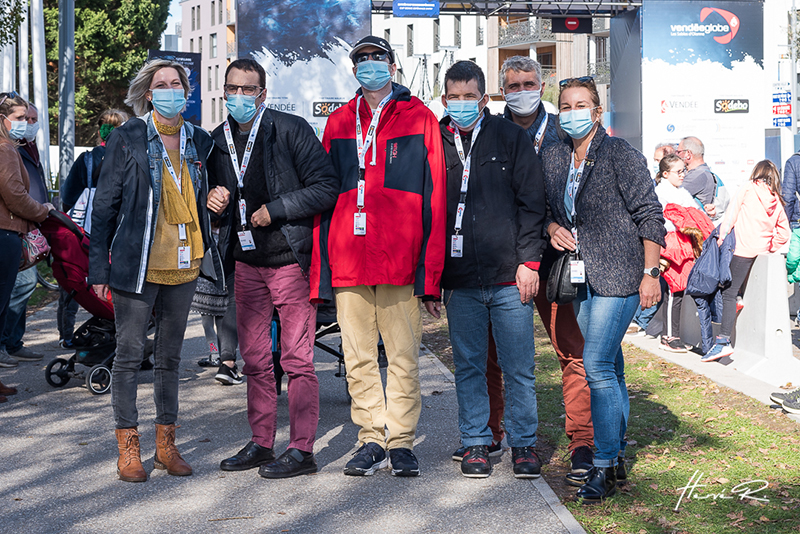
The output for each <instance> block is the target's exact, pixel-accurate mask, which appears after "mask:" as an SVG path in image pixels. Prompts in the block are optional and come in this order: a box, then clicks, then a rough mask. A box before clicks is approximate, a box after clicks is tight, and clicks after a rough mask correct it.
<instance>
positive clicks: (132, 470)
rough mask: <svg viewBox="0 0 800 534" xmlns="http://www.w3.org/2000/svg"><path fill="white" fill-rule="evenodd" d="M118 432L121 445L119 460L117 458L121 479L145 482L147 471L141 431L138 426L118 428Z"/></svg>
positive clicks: (118, 442)
mask: <svg viewBox="0 0 800 534" xmlns="http://www.w3.org/2000/svg"><path fill="white" fill-rule="evenodd" d="M116 434H117V446H118V447H119V460H117V475H119V479H120V480H124V481H125V482H145V481H146V480H147V472H146V471H145V470H144V467H142V455H141V451H140V449H139V432H137V431H136V428H118V429H117V430H116Z"/></svg>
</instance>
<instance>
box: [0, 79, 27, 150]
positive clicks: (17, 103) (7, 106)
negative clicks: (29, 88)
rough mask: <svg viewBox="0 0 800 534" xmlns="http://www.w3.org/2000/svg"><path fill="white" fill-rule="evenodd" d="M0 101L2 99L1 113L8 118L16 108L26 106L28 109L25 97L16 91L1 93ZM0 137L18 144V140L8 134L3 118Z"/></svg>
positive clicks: (0, 123) (0, 122) (0, 121)
mask: <svg viewBox="0 0 800 534" xmlns="http://www.w3.org/2000/svg"><path fill="white" fill-rule="evenodd" d="M0 101H2V102H1V103H0V115H2V116H4V117H6V118H7V117H8V115H9V113H13V109H14V108H18V107H24V108H25V110H26V111H27V110H28V103H27V102H26V101H25V99H24V98H22V97H21V96H19V95H18V94H17V93H16V92H14V91H12V92H10V93H0ZM9 120H11V119H9ZM0 137H2V138H3V139H5V140H6V141H11V142H12V143H14V144H15V145H16V144H17V142H16V141H15V140H14V139H11V136H10V135H8V130H7V129H6V125H5V122H4V121H2V120H0Z"/></svg>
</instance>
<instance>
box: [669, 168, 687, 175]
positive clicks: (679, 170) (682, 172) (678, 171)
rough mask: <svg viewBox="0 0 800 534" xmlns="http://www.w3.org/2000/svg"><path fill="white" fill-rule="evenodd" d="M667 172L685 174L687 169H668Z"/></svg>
mask: <svg viewBox="0 0 800 534" xmlns="http://www.w3.org/2000/svg"><path fill="white" fill-rule="evenodd" d="M667 172H668V173H670V172H674V173H675V174H677V175H678V176H683V175H684V174H686V169H678V170H677V171H672V170H670V171H667Z"/></svg>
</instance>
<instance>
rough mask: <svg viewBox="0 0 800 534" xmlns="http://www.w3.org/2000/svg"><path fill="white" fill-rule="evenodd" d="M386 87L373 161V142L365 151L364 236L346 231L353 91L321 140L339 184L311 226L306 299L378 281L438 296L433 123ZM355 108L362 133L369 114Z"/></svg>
mask: <svg viewBox="0 0 800 534" xmlns="http://www.w3.org/2000/svg"><path fill="white" fill-rule="evenodd" d="M392 91H393V92H392V98H391V100H390V101H389V102H388V103H387V104H386V106H385V107H384V109H383V111H382V113H381V118H380V123H379V124H378V128H377V131H376V134H375V140H374V145H375V165H372V161H373V148H372V147H370V148H369V150H368V153H367V154H366V155H365V159H366V170H365V177H364V180H365V183H366V190H365V201H364V209H363V210H362V212H363V213H366V214H367V219H366V226H367V232H366V235H359V236H357V235H354V232H353V224H354V220H353V214H355V213H356V212H357V211H358V208H357V206H356V203H357V200H356V199H357V183H358V174H359V170H358V152H357V148H356V115H355V114H356V99H357V96H356V97H354V98H353V99H352V100H350V102H348V104H347V105H346V106H342V107H341V108H339V109H338V110H336V111H335V112H334V113H333V114H332V115H331V116H330V117H329V118H328V123H327V125H326V127H325V134H324V135H323V137H322V144H323V146H324V147H325V149H326V150H327V151H328V152H329V154H330V156H331V160H332V161H333V165H334V167H335V168H336V172H337V174H338V175H339V177H340V179H341V190H340V192H339V198H338V200H337V202H336V207H335V208H334V209H333V212H332V213H331V212H329V213H327V214H325V216H323V217H322V220H321V221H320V223H319V224H317V225H315V230H314V232H315V233H314V239H315V243H314V245H315V246H314V251H313V255H312V262H311V297H312V299H315V300H316V299H324V300H330V299H332V298H333V293H332V288H333V287H352V286H360V285H368V286H373V285H379V284H389V285H398V286H399V285H411V284H413V285H414V295H416V296H424V295H431V296H435V297H439V295H440V289H439V283H440V278H441V275H442V269H443V267H444V254H445V221H446V218H447V208H446V205H445V195H446V178H445V166H444V154H443V151H442V138H441V134H440V133H439V124H438V123H437V121H436V116H435V115H434V114H433V113H432V112H431V111H430V110H429V109H428V108H427V107H426V106H425V104H423V103H422V101H421V100H419V99H418V98H416V97H412V96H411V94H410V92H409V90H408V89H407V88H405V87H403V86H401V85H397V84H392ZM360 93H361V90H360V89H359V91H358V93H357V95H358V94H360ZM362 100H363V99H362ZM359 112H360V114H361V125H362V131H363V132H364V134H366V132H367V130H368V128H369V124H370V121H371V120H372V111H371V110H370V108H369V105H368V104H367V103H366V101H362V102H361V106H360V109H359Z"/></svg>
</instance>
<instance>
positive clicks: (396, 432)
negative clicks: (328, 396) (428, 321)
mask: <svg viewBox="0 0 800 534" xmlns="http://www.w3.org/2000/svg"><path fill="white" fill-rule="evenodd" d="M350 59H352V60H353V74H354V75H355V77H356V79H357V80H358V82H359V84H360V85H361V89H359V90H358V91H357V93H356V95H355V97H354V98H353V99H352V100H350V102H348V104H347V105H345V106H342V107H340V108H339V109H337V110H336V111H335V112H334V113H333V114H332V115H331V116H330V117H329V118H328V124H327V126H326V127H325V134H324V136H323V138H322V143H323V145H324V146H325V149H326V150H328V152H329V153H330V155H331V157H332V158H333V163H334V166H335V167H336V169H337V170H338V172H339V176H340V178H341V180H342V187H341V192H340V194H339V198H338V200H337V202H336V208H335V210H334V211H333V214H332V215H331V217H330V219H329V220H327V221H326V224H325V225H324V226H322V227H321V228H320V231H319V233H318V234H317V235H316V236H315V237H316V238H317V239H318V245H319V254H318V255H317V254H316V253H315V257H314V259H315V264H314V269H315V271H312V272H313V274H314V276H313V277H312V288H313V289H314V290H315V291H314V292H313V293H314V295H315V296H318V297H320V298H322V299H330V298H333V297H334V295H333V293H335V299H336V308H337V317H338V322H339V326H340V328H341V330H342V345H343V348H344V357H345V365H346V366H347V383H348V388H349V391H350V396H351V398H352V405H351V416H352V419H353V422H354V423H355V424H356V425H358V426H359V427H361V430H360V431H359V434H358V438H359V441H360V443H361V444H362V446H361V447H360V448H359V449H358V451H357V452H356V454H355V457H354V458H353V459H352V460H350V461H349V462H348V463H347V465H346V466H345V469H344V473H345V474H346V475H355V476H363V475H371V474H373V473H374V472H375V471H376V470H377V469H381V468H384V467H386V466H387V465H388V459H387V457H386V450H387V449H388V451H389V459H390V460H391V464H392V474H393V475H396V476H417V475H419V464H418V462H417V459H416V457H415V456H414V454H413V452H412V448H413V446H414V437H415V435H416V430H417V422H418V421H419V415H420V408H421V396H420V388H419V365H418V360H419V346H420V341H421V339H422V314H421V313H420V303H419V300H420V297H422V298H423V299H430V300H433V299H438V298H439V297H440V292H439V279H440V277H441V274H442V266H443V264H444V252H445V218H446V207H445V169H444V157H443V154H442V138H441V135H440V134H439V125H438V124H437V122H436V116H435V115H434V114H433V113H432V112H431V111H430V110H429V109H428V108H427V107H425V104H423V103H422V101H420V100H419V99H418V98H415V97H412V96H411V93H410V91H409V90H408V89H407V88H406V87H403V86H402V85H398V84H394V83H392V76H393V75H394V73H395V72H396V70H397V66H396V65H395V63H394V53H393V51H392V48H391V46H390V45H389V43H388V42H386V41H385V40H384V39H380V38H378V37H373V36H368V37H365V38H363V39H361V40H360V41H359V42H358V43H356V44H355V46H354V47H353V50H352V51H351V52H350ZM331 289H333V291H331ZM379 336H381V337H382V338H383V342H384V345H385V347H386V358H387V360H388V368H387V379H386V391H385V394H384V388H383V385H382V383H381V375H380V372H379V369H378V337H379Z"/></svg>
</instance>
